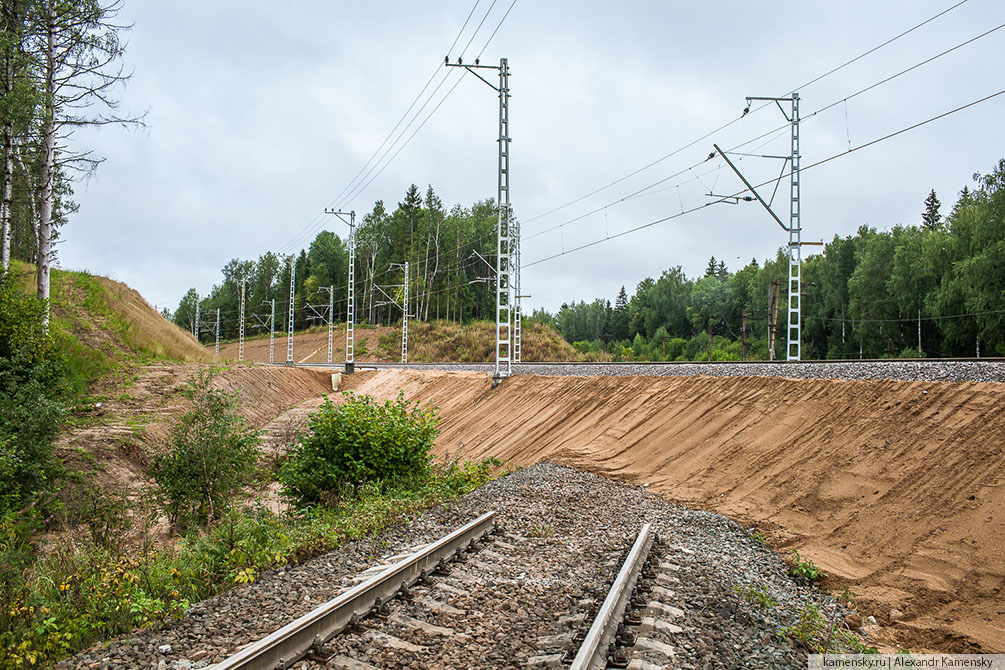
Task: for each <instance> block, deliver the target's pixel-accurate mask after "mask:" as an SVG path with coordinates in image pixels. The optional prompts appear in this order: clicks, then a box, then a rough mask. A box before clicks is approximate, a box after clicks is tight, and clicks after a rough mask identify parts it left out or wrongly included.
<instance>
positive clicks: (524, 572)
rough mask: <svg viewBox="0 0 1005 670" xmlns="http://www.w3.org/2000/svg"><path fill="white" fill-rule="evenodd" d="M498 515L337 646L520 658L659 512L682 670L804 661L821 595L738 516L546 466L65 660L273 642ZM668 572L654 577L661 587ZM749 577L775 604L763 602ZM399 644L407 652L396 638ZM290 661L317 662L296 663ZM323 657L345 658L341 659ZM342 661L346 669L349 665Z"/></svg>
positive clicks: (451, 663) (192, 655)
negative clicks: (393, 568)
mask: <svg viewBox="0 0 1005 670" xmlns="http://www.w3.org/2000/svg"><path fill="white" fill-rule="evenodd" d="M489 509H495V510H497V512H498V514H499V517H498V518H499V522H500V524H501V526H502V528H503V531H502V533H500V534H499V535H498V536H497V538H496V539H495V540H494V541H493V542H491V543H488V544H487V545H485V548H483V549H481V550H479V551H478V552H477V553H474V554H471V555H470V556H469V557H468V558H467V559H466V560H465V561H463V562H461V563H458V564H455V567H454V568H453V570H452V571H451V573H450V574H449V575H446V576H441V577H435V578H434V579H433V580H431V583H430V584H427V585H425V586H423V587H421V588H417V589H415V590H413V592H412V593H411V595H410V596H409V597H408V598H406V599H404V600H401V601H394V602H393V603H392V604H391V606H390V611H389V612H387V613H386V615H385V616H383V617H380V616H378V617H375V618H368V619H366V620H364V622H363V624H362V626H361V627H360V628H359V629H357V630H354V631H352V632H347V633H346V634H345V635H344V636H341V637H338V638H336V639H335V640H333V642H332V643H331V646H332V650H333V651H335V652H336V653H338V654H341V655H342V662H343V663H344V662H345V659H346V658H355V659H358V660H360V661H363V662H366V663H370V664H371V665H373V666H376V667H380V668H398V667H402V668H403V667H410V668H434V667H435V668H444V669H446V668H456V669H458V670H460V669H461V668H486V669H488V668H492V669H496V668H524V667H531V665H533V663H534V662H535V660H534V659H539V658H541V656H542V655H544V654H549V653H552V652H555V651H556V650H557V649H560V648H563V647H565V646H567V643H568V641H569V640H571V636H572V634H573V633H574V632H575V631H576V630H578V629H579V628H581V627H584V626H588V625H589V622H590V618H591V617H592V612H593V611H595V609H596V607H597V606H598V605H599V603H600V602H601V601H602V599H603V597H604V595H605V594H606V591H607V589H608V588H609V586H610V583H611V581H612V580H613V578H614V576H615V575H616V573H617V571H618V569H619V568H620V564H621V561H622V560H623V557H624V555H625V554H626V552H627V550H628V549H629V547H630V546H631V544H632V542H633V541H634V539H635V536H636V535H637V533H638V530H639V528H640V527H641V525H642V524H643V523H644V522H646V521H650V522H652V523H653V524H654V527H655V528H654V530H655V531H656V532H657V533H658V534H659V536H660V537H661V539H662V540H663V541H664V543H665V546H666V548H665V549H664V550H663V556H662V559H663V560H664V561H666V562H672V563H673V564H674V565H675V566H676V567H675V568H674V571H673V577H672V581H673V586H672V591H673V598H674V602H670V603H667V604H668V605H673V607H675V608H679V610H682V612H678V613H676V614H675V615H674V617H673V621H672V623H673V625H675V626H677V627H679V629H680V630H679V631H678V630H676V629H673V632H670V633H668V632H666V631H667V630H668V629H667V628H666V627H663V629H661V632H660V635H662V637H661V641H663V642H664V643H666V644H669V645H670V646H671V647H672V648H673V650H674V651H673V655H674V664H673V667H675V668H677V667H679V668H740V667H743V668H778V667H806V651H805V650H804V649H802V648H801V647H799V646H798V645H797V643H796V642H794V641H793V640H792V639H790V638H788V637H785V636H780V635H778V631H779V629H780V628H781V627H783V626H787V625H792V624H793V623H795V622H796V621H797V618H798V613H799V612H800V611H803V610H805V608H806V607H807V606H810V605H814V604H818V605H819V606H820V607H821V608H822V611H823V612H824V613H825V615H826V616H829V617H831V616H833V617H839V616H840V615H841V612H839V611H838V610H837V609H836V605H835V604H834V603H833V601H832V600H831V599H830V598H829V597H828V596H826V595H824V594H821V593H819V592H817V591H815V590H813V589H810V588H807V587H805V586H803V585H800V584H797V583H795V582H794V581H793V580H792V579H791V578H790V577H789V576H788V575H787V574H786V569H785V566H784V565H783V564H782V563H781V561H780V560H779V558H778V556H777V555H775V554H774V553H773V552H771V551H770V550H769V549H767V548H766V547H764V546H763V545H761V544H760V543H758V542H757V541H755V540H754V539H752V538H751V537H750V535H749V534H748V533H747V532H746V531H745V530H744V529H743V528H741V527H740V526H739V525H738V524H736V523H735V522H732V521H730V520H728V519H726V518H725V517H722V516H719V515H717V514H713V513H708V512H701V511H695V510H689V509H687V508H684V507H681V506H679V505H675V504H673V503H669V502H666V501H664V500H662V499H660V498H658V497H656V496H653V495H649V494H648V493H646V492H645V491H644V489H642V488H638V487H630V486H626V485H623V484H619V483H616V482H612V481H610V480H606V479H603V478H600V477H597V476H594V475H590V474H587V473H582V472H578V471H575V470H572V469H569V468H564V467H559V466H555V465H552V464H540V465H536V466H533V467H529V468H526V469H524V470H521V471H519V472H517V473H514V474H512V475H509V476H507V477H504V478H501V479H499V480H497V481H495V482H492V483H490V484H488V485H486V486H484V487H482V488H481V489H479V490H477V491H475V492H473V493H471V494H469V495H468V496H465V497H464V498H462V499H460V500H458V501H455V502H453V503H451V504H449V505H444V506H440V507H437V508H435V509H432V510H430V511H428V512H426V513H424V514H422V515H420V516H419V517H417V518H415V519H413V520H412V521H411V522H409V523H408V524H405V525H402V526H400V527H397V528H395V529H392V530H389V531H387V532H385V533H382V534H380V535H378V536H376V537H373V538H368V539H365V540H361V541H358V542H354V543H351V544H349V545H346V546H345V547H343V548H341V549H339V550H338V551H335V552H331V553H329V554H326V555H324V556H321V557H318V558H316V559H314V560H312V561H309V562H308V563H306V564H304V565H301V566H298V567H295V568H289V569H285V570H280V571H274V572H272V573H266V574H264V575H263V576H262V577H261V578H260V579H259V581H258V582H256V583H254V584H250V585H246V586H241V587H238V588H235V589H233V590H232V591H230V592H228V593H226V594H223V595H221V596H219V597H216V598H213V599H210V600H207V601H204V602H202V603H198V604H196V605H194V606H193V607H192V608H191V609H190V610H189V612H188V614H187V615H186V616H185V617H184V618H183V619H181V620H178V621H171V622H167V623H165V624H162V625H161V626H160V627H158V628H155V629H151V630H146V631H138V632H136V633H134V634H133V635H132V636H129V637H126V638H122V639H119V640H117V641H114V642H112V643H111V644H109V645H107V646H105V647H103V648H99V649H93V650H91V651H88V652H85V653H82V654H80V655H78V656H76V657H74V658H73V659H69V660H68V661H65V662H63V663H62V664H61V665H60V667H63V668H104V669H111V668H116V669H117V668H122V669H125V668H154V669H156V668H163V669H165V670H167V669H169V668H174V669H178V670H181V669H188V668H201V667H205V666H207V665H209V664H210V663H212V662H216V661H219V660H222V659H223V658H224V657H225V656H227V655H228V654H230V653H233V651H234V650H235V649H236V648H238V647H240V646H242V645H245V644H247V643H249V642H252V641H254V640H256V639H259V638H261V637H264V636H265V635H266V634H268V633H270V632H272V631H273V630H274V629H276V628H278V627H280V626H281V625H282V624H284V623H287V622H289V621H291V620H293V619H294V618H296V617H297V616H299V615H301V614H303V613H305V612H307V611H309V610H310V609H313V608H314V607H316V606H318V605H319V604H321V603H322V602H323V601H325V600H327V599H330V598H332V597H334V596H335V595H337V594H338V593H339V592H341V591H344V590H345V589H347V588H349V587H351V585H352V584H353V578H354V577H355V576H356V575H358V574H359V573H361V572H363V571H364V570H366V569H367V568H368V567H371V566H373V565H374V564H375V563H379V562H380V560H379V557H382V556H383V557H389V556H391V555H393V554H396V553H399V552H401V551H403V550H404V551H407V550H409V549H412V548H414V547H415V545H416V544H418V543H423V542H430V541H432V540H435V539H437V538H438V537H440V536H442V535H444V534H446V533H447V532H449V531H450V530H453V529H454V528H456V527H458V526H460V525H462V524H464V523H466V522H468V521H470V520H472V519H474V518H475V517H477V516H478V515H479V514H481V513H482V512H484V511H487V510H489ZM658 583H659V582H658ZM751 588H753V590H754V591H756V592H758V593H762V592H763V593H765V594H768V595H769V596H770V599H771V600H773V601H774V602H776V603H777V604H776V605H773V606H769V607H766V608H763V609H761V608H759V607H757V606H756V604H755V603H754V599H752V598H751V597H749V596H747V595H745V594H746V593H749V592H751ZM388 635H390V636H392V639H394V640H397V641H399V642H404V643H405V644H406V645H414V647H408V646H406V648H404V649H402V648H395V647H400V645H397V643H395V642H389V639H388V637H387V636H388ZM296 667H301V668H306V667H318V666H316V665H313V664H312V663H311V662H309V661H302V662H301V663H299V664H298V665H297V666H296ZM328 667H336V666H335V665H334V664H332V665H329V666H328ZM342 667H351V666H345V665H343V666H342Z"/></svg>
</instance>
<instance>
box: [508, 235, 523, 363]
mask: <svg viewBox="0 0 1005 670" xmlns="http://www.w3.org/2000/svg"><path fill="white" fill-rule="evenodd" d="M510 228H511V230H512V231H513V237H512V239H513V293H514V294H515V295H514V301H513V362H514V363H519V362H520V349H521V347H520V335H521V326H522V323H521V322H522V321H523V318H522V317H523V309H522V307H521V299H522V298H523V297H524V296H522V295H521V294H520V222H519V221H517V220H516V219H513V220H511V221H510Z"/></svg>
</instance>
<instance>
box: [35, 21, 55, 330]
mask: <svg viewBox="0 0 1005 670" xmlns="http://www.w3.org/2000/svg"><path fill="white" fill-rule="evenodd" d="M47 17H48V25H47V26H46V49H45V91H44V92H43V94H44V96H45V103H44V105H45V110H44V112H43V118H42V137H43V141H42V145H43V146H42V151H43V161H42V198H41V200H42V207H41V211H40V212H39V217H38V259H37V261H36V264H37V268H38V298H39V300H45V301H46V308H45V316H44V318H43V325H45V326H48V325H49V306H48V300H49V263H50V261H51V260H52V173H53V171H54V164H55V151H56V128H55V109H54V105H55V86H56V45H55V39H56V13H55V10H54V8H53V6H52V5H51V4H50V5H49V7H48V13H47Z"/></svg>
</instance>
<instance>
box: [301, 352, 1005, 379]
mask: <svg viewBox="0 0 1005 670" xmlns="http://www.w3.org/2000/svg"><path fill="white" fill-rule="evenodd" d="M299 365H300V366H302V367H321V368H330V369H332V370H342V369H344V365H343V364H319V363H301V364H299ZM355 369H356V370H357V371H364V370H374V369H382V370H392V369H412V370H455V371H471V372H484V373H486V374H491V373H492V370H493V365H492V364H491V363H408V364H406V365H402V364H400V363H357V364H356V368H355ZM513 374H515V375H574V376H613V377H617V376H632V375H641V376H655V377H661V376H690V375H707V376H714V377H735V376H757V377H789V378H804V379H852V380H854V379H894V380H901V381H930V382H998V383H1002V382H1005V359H1001V358H982V359H918V360H913V359H897V360H891V359H886V360H823V361H719V362H717V361H713V362H703V361H690V362H682V361H664V362H644V361H621V362H605V363H581V362H568V361H560V362H539V363H519V364H516V365H514V366H513Z"/></svg>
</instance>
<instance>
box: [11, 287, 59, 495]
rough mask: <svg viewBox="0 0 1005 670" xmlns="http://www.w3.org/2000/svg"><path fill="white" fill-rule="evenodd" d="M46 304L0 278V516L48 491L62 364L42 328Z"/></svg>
mask: <svg viewBox="0 0 1005 670" xmlns="http://www.w3.org/2000/svg"><path fill="white" fill-rule="evenodd" d="M45 311H46V310H45V303H44V302H42V301H40V300H37V299H35V298H34V297H32V296H29V295H26V294H25V293H23V292H22V291H21V290H20V288H19V287H18V286H17V285H16V283H15V281H14V277H13V273H8V274H6V275H3V276H0V513H2V512H5V511H10V510H14V509H18V508H20V507H23V506H24V505H26V504H27V503H28V502H29V500H30V499H31V498H33V497H34V496H36V495H37V494H39V493H42V492H44V491H47V490H48V489H49V488H51V484H50V482H51V480H52V478H53V476H54V475H55V474H56V471H57V468H56V465H55V464H54V462H53V459H52V450H53V448H52V440H53V438H54V437H55V436H56V432H57V431H58V430H59V427H60V425H61V424H62V421H63V417H64V414H65V406H64V404H63V402H62V400H63V397H64V396H65V390H66V389H65V384H64V383H63V378H64V363H63V359H62V357H61V356H59V354H58V351H57V350H56V348H55V346H54V345H53V341H52V338H51V337H50V336H49V333H48V331H47V329H46V328H45V326H44V324H43V319H44V317H45Z"/></svg>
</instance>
